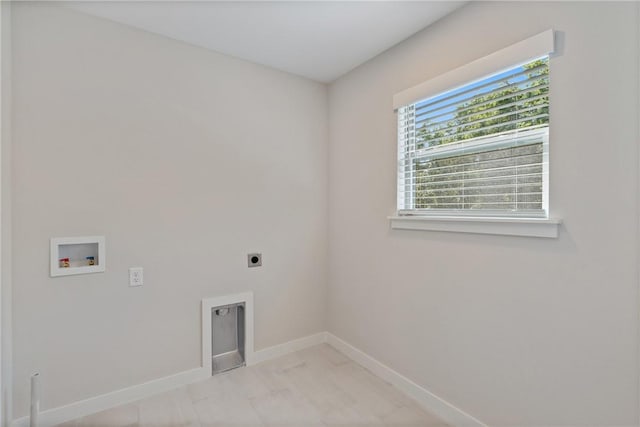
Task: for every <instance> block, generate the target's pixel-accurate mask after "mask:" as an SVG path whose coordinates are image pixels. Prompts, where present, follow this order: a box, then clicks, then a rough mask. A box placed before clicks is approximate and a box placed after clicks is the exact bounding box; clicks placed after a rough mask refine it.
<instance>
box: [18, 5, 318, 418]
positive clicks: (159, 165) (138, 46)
mask: <svg viewBox="0 0 640 427" xmlns="http://www.w3.org/2000/svg"><path fill="white" fill-rule="evenodd" d="M13 76H14V79H13V112H14V122H13V125H14V127H13V136H14V139H13V147H12V148H13V153H12V154H13V200H12V202H13V212H12V213H13V220H14V221H13V236H14V246H13V289H14V295H13V327H14V371H13V375H14V379H15V388H14V396H15V404H14V409H15V411H14V417H15V418H18V417H20V416H23V415H25V414H26V413H27V408H28V382H29V381H28V380H29V375H31V373H32V372H34V371H39V372H40V375H41V378H42V400H41V402H42V405H43V408H44V409H46V408H52V407H58V406H61V405H64V404H68V403H71V402H75V401H78V400H81V399H84V398H88V397H91V396H96V395H100V394H103V393H106V392H110V391H114V390H118V389H121V388H123V387H127V386H131V385H135V384H140V383H143V382H145V381H149V380H153V379H157V378H160V377H164V376H167V375H171V374H174V373H177V372H181V371H186V370H189V369H192V368H196V367H198V366H200V356H201V348H200V301H201V299H202V298H205V297H213V296H219V295H226V294H235V293H238V292H243V291H253V292H254V295H255V347H256V350H260V349H262V348H265V347H268V346H271V345H275V344H280V343H283V342H287V341H289V340H292V339H295V338H298V337H303V336H307V335H310V334H313V333H316V332H320V331H323V330H325V325H324V315H325V299H326V298H325V296H326V286H325V271H326V256H327V255H326V249H327V176H326V174H327V146H328V144H327V131H328V129H327V88H326V86H325V85H322V84H318V83H315V82H311V81H309V80H306V79H303V78H300V77H295V76H292V75H289V74H286V73H283V72H279V71H274V70H271V69H269V68H266V67H263V66H258V65H254V64H250V63H247V62H243V61H241V60H237V59H233V58H230V57H227V56H224V55H220V54H216V53H213V52H210V51H206V50H204V49H200V48H196V47H192V46H188V45H185V44H182V43H180V42H176V41H172V40H170V39H167V38H163V37H161V36H157V35H152V34H150V33H146V32H143V31H141V30H135V29H131V28H128V27H125V26H123V25H120V24H115V23H112V22H109V21H106V20H101V19H99V18H93V17H89V16H85V15H83V14H81V13H78V12H75V11H70V10H67V9H64V8H61V7H58V6H56V5H55V4H44V3H41V4H25V3H20V4H15V5H14V8H13ZM82 235H105V236H106V248H107V255H108V259H109V260H108V265H107V271H106V272H105V273H103V274H91V275H81V276H69V277H60V278H53V279H52V278H50V277H49V271H48V263H47V259H48V256H49V245H48V241H49V238H50V237H54V236H82ZM258 251H259V252H262V253H263V267H261V268H252V269H248V268H247V264H246V254H247V253H249V252H258ZM131 266H142V267H144V269H145V284H144V286H143V287H141V288H129V287H128V275H127V269H128V268H129V267H131Z"/></svg>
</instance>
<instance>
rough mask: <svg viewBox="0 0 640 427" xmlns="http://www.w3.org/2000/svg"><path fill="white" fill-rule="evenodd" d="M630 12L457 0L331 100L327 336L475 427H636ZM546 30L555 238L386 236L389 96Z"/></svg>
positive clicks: (630, 6)
mask: <svg viewBox="0 0 640 427" xmlns="http://www.w3.org/2000/svg"><path fill="white" fill-rule="evenodd" d="M637 7H638V5H637V4H634V3H624V4H622V3H604V2H603V3H561V2H557V3H547V4H545V3H538V2H531V3H529V2H498V3H475V2H472V3H470V4H469V5H467V6H465V7H463V8H462V9H460V10H458V11H456V12H454V13H453V14H452V15H449V16H448V17H446V18H444V19H443V20H441V21H439V22H438V23H436V24H435V25H433V26H431V27H429V28H428V29H426V30H425V31H423V32H421V33H418V34H417V35H416V36H414V37H412V38H410V39H409V40H407V41H405V42H403V43H401V44H399V45H397V46H396V47H394V48H392V49H390V50H388V51H387V52H385V53H383V54H382V55H380V56H378V57H376V58H374V59H373V60H371V61H369V62H368V63H366V64H364V65H362V66H360V67H359V68H357V69H355V70H354V71H352V72H350V73H349V74H347V75H346V76H344V77H342V78H340V79H339V80H338V81H336V82H334V83H333V84H332V85H331V86H330V91H329V110H330V119H329V121H330V131H329V138H330V150H329V180H330V184H329V188H330V191H329V207H330V214H329V223H330V225H329V230H330V234H329V242H330V246H329V253H330V257H329V258H330V273H329V283H330V289H329V304H328V306H329V316H328V319H329V320H328V323H329V330H330V332H333V333H334V334H336V335H338V336H339V337H341V338H343V339H345V340H346V341H348V342H349V343H351V344H353V345H354V346H356V347H359V348H360V349H362V350H364V351H366V352H367V353H369V354H370V355H372V356H374V357H376V358H377V359H379V360H380V361H382V362H383V363H386V364H388V365H389V366H391V367H392V368H394V369H396V370H397V371H399V372H400V373H402V374H404V375H406V376H407V377H409V378H411V379H413V380H415V381H416V382H417V383H419V384H420V385H422V386H424V387H426V388H427V389H429V390H430V391H432V392H433V393H435V394H437V395H438V396H440V397H442V398H444V399H446V400H448V401H449V402H451V403H453V404H454V405H456V406H458V407H459V408H462V409H463V410H465V411H466V412H468V413H470V414H472V415H474V416H476V417H477V418H479V419H480V420H482V421H483V422H485V423H488V424H489V425H493V426H500V425H503V426H504V425H510V426H514V425H518V426H536V425H587V424H588V425H602V426H604V425H606V426H612V425H637V423H638V356H639V355H638V268H637V260H638V245H637V236H638V225H637V224H638V209H637V203H638V191H639V188H638V134H637V129H638V125H637V121H638V114H639V112H638V109H637V108H638V107H637V97H638V80H639V76H638V44H637V43H638V34H637V28H638V26H639V24H640V23H639V22H638V17H637V16H638V15H637V9H636V8H637ZM548 28H554V29H556V30H558V31H559V32H560V34H559V36H560V37H559V38H560V52H559V54H558V55H557V56H556V57H554V58H553V59H552V61H551V103H552V106H551V140H550V144H551V145H550V155H551V166H550V168H551V169H550V173H551V188H550V191H551V211H552V215H553V216H557V217H560V218H562V219H563V220H564V225H563V226H562V230H561V234H560V237H559V238H558V239H537V238H523V237H501V236H488V235H472V234H456V233H441V232H418V231H399V230H390V228H389V221H388V220H387V216H388V215H390V214H392V213H393V212H394V210H395V194H396V193H395V177H396V164H395V158H396V136H395V134H396V129H395V123H396V122H395V115H394V113H393V111H392V96H393V94H394V93H396V92H399V91H401V90H403V89H406V88H408V87H411V86H413V85H416V84H418V83H420V82H422V81H424V80H427V79H429V78H431V77H434V76H436V75H438V74H441V73H443V72H446V71H447V70H450V69H452V68H454V67H456V66H459V65H463V64H465V63H467V62H469V61H471V60H473V59H476V58H478V57H481V56H483V55H485V54H488V53H490V52H492V51H495V50H498V49H500V48H503V47H505V46H507V45H509V44H512V43H514V42H517V41H520V40H522V39H524V38H526V37H528V36H531V35H534V34H537V33H539V32H541V31H543V30H546V29H548Z"/></svg>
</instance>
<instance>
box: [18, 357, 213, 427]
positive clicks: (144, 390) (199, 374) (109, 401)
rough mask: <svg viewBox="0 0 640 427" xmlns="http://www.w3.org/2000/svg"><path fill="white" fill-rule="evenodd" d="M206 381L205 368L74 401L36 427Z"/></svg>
mask: <svg viewBox="0 0 640 427" xmlns="http://www.w3.org/2000/svg"><path fill="white" fill-rule="evenodd" d="M206 378H209V372H207V370H206V369H204V368H196V369H191V370H189V371H185V372H181V373H179V374H175V375H171V376H168V377H164V378H160V379H157V380H153V381H149V382H146V383H143V384H138V385H135V386H133V387H127V388H123V389H121V390H117V391H113V392H111V393H107V394H103V395H101V396H96V397H92V398H89V399H85V400H81V401H79V402H74V403H71V404H69V405H65V406H60V407H58V408H53V409H48V410H46V411H43V412H41V413H40V418H39V425H38V427H51V426H55V425H56V424H60V423H64V422H66V421H70V420H74V419H76V418H80V417H84V416H87V415H91V414H95V413H96V412H100V411H104V410H106V409H110V408H113V407H115V406H120V405H124V404H127V403H130V402H133V401H136V400H139V399H143V398H145V397H149V396H152V395H154V394H158V393H163V392H165V391H169V390H172V389H174V388H177V387H182V386H184V385H187V384H191V383H194V382H196V381H201V380H204V379H206ZM27 426H29V417H28V416H27V417H22V418H19V419H17V420H14V421H13V422H12V423H11V427H27Z"/></svg>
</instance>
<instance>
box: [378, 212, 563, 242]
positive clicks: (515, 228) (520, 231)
mask: <svg viewBox="0 0 640 427" xmlns="http://www.w3.org/2000/svg"><path fill="white" fill-rule="evenodd" d="M389 220H390V221H391V228H393V229H399V230H426V231H454V232H459V233H476V234H497V235H503V236H526V237H548V238H556V237H558V230H559V228H560V224H562V220H560V219H548V218H494V217H488V218H483V217H448V216H427V215H424V216H417V215H416V216H390V217H389Z"/></svg>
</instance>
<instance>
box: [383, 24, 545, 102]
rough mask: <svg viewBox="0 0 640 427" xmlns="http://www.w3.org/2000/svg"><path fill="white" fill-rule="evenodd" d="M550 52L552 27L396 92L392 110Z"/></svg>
mask: <svg viewBox="0 0 640 427" xmlns="http://www.w3.org/2000/svg"><path fill="white" fill-rule="evenodd" d="M553 51H554V34H553V30H547V31H545V32H543V33H540V34H537V35H535V36H533V37H529V38H528V39H526V40H522V41H520V42H518V43H515V44H512V45H511V46H508V47H505V48H504V49H501V50H498V51H497V52H494V53H492V54H489V55H487V56H484V57H482V58H480V59H477V60H475V61H473V62H470V63H468V64H466V65H463V66H461V67H458V68H456V69H454V70H451V71H449V72H447V73H444V74H441V75H439V76H437V77H434V78H432V79H431V80H427V81H426V82H424V83H421V84H419V85H417V86H414V87H411V88H409V89H405V90H403V91H402V92H399V93H397V94H395V95H394V96H393V109H394V110H397V109H398V108H400V107H403V106H405V105H409V104H413V103H415V102H417V101H420V100H423V99H427V98H430V97H432V96H435V95H438V94H440V93H442V92H444V91H447V90H451V89H455V88H457V87H460V86H462V85H464V84H467V83H471V82H474V81H477V80H480V79H483V78H486V77H488V76H491V75H495V74H497V73H499V72H501V71H504V70H507V69H509V68H511V67H514V66H517V65H518V64H524V63H526V62H529V61H531V60H534V59H536V58H539V57H541V56H544V55H548V54H550V53H553Z"/></svg>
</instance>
